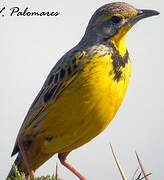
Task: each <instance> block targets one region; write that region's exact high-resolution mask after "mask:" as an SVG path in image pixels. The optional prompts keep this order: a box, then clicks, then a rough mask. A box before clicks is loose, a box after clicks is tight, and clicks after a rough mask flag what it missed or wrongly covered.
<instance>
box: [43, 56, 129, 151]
mask: <svg viewBox="0 0 164 180" xmlns="http://www.w3.org/2000/svg"><path fill="white" fill-rule="evenodd" d="M112 62H113V60H112V57H111V55H106V56H101V55H99V54H96V55H94V56H93V57H92V58H91V59H84V60H83V68H82V70H81V72H80V74H79V75H78V77H77V78H76V79H75V80H74V82H73V83H72V84H71V85H70V86H68V87H67V88H66V89H65V90H64V91H63V92H62V94H61V95H60V96H59V97H58V99H57V100H56V102H55V103H54V104H53V105H52V106H51V110H50V111H49V113H48V115H47V117H46V119H47V120H46V121H49V122H48V123H47V122H46V121H45V122H46V124H47V125H48V126H49V127H48V128H49V131H48V132H47V133H48V134H47V137H50V136H53V137H55V138H53V140H52V141H51V142H50V143H49V144H46V145H45V146H44V148H43V151H45V152H53V153H57V152H68V151H72V150H73V149H75V148H77V147H79V146H81V145H83V144H85V143H87V142H88V141H90V140H91V139H92V138H94V137H95V136H97V135H98V134H99V133H100V132H102V131H103V130H104V129H105V128H106V127H107V126H108V124H109V123H110V122H111V120H112V119H113V117H114V115H115V114H116V112H117V110H118V108H119V106H120V104H121V102H122V100H123V97H124V95H125V92H126V89H127V86H128V82H129V76H130V62H127V63H126V65H125V67H124V68H123V67H122V69H121V71H122V75H121V77H120V79H119V81H117V80H115V78H114V77H115V72H114V66H113V63H112Z"/></svg>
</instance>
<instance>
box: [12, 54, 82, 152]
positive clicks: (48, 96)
mask: <svg viewBox="0 0 164 180" xmlns="http://www.w3.org/2000/svg"><path fill="white" fill-rule="evenodd" d="M84 54H85V52H84V51H80V52H78V51H75V52H71V53H69V52H68V53H67V54H66V55H65V56H63V57H62V58H61V59H60V61H58V63H57V64H56V65H55V66H54V68H53V69H52V70H51V72H50V73H49V75H48V77H47V79H46V81H45V83H44V85H43V87H42V89H41V90H40V92H39V94H38V95H37V97H36V98H35V100H34V102H33V103H32V105H31V107H30V109H29V111H28V113H27V115H26V117H25V119H24V122H23V124H22V126H21V128H20V130H19V133H18V136H17V140H18V138H20V137H21V138H23V135H24V134H25V133H26V131H27V130H28V131H30V128H31V127H34V126H37V124H38V123H39V121H40V120H41V119H42V117H43V116H44V114H45V110H46V109H47V108H48V107H49V105H51V104H52V103H54V102H55V100H56V99H57V98H58V96H59V94H61V93H62V91H63V90H64V89H65V88H66V87H68V85H70V84H71V83H72V82H73V80H74V79H75V78H76V77H77V75H78V73H79V72H80V70H79V66H78V64H77V63H78V62H79V61H77V59H78V60H79V59H82V57H83V56H84ZM29 138H30V137H29ZM17 140H16V143H15V146H14V150H13V152H12V155H11V156H13V155H14V154H16V153H17V152H18V151H19V148H18V145H17Z"/></svg>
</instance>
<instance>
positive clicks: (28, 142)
mask: <svg viewBox="0 0 164 180" xmlns="http://www.w3.org/2000/svg"><path fill="white" fill-rule="evenodd" d="M31 144H32V141H25V142H24V143H23V145H24V147H25V149H28V148H29V147H30V146H31Z"/></svg>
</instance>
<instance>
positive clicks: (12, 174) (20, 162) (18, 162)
mask: <svg viewBox="0 0 164 180" xmlns="http://www.w3.org/2000/svg"><path fill="white" fill-rule="evenodd" d="M14 165H15V166H16V167H17V169H18V170H19V171H21V172H24V173H25V175H27V174H28V172H27V169H26V167H25V164H24V161H23V158H22V156H21V154H20V153H19V154H18V156H17V158H16V160H15V162H14ZM14 177H15V171H14V169H13V167H12V168H11V170H10V172H9V174H8V176H7V178H6V180H8V179H10V180H14Z"/></svg>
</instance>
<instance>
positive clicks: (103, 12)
mask: <svg viewBox="0 0 164 180" xmlns="http://www.w3.org/2000/svg"><path fill="white" fill-rule="evenodd" d="M158 14H159V12H157V11H154V10H142V9H136V8H135V7H133V6H131V5H129V4H127V3H124V2H114V3H110V4H106V5H104V6H102V7H100V8H99V9H98V10H97V11H96V12H95V13H94V14H93V16H92V18H91V20H90V22H89V24H88V27H87V30H86V37H88V38H89V41H103V40H109V41H111V42H112V43H113V45H114V46H115V48H116V49H117V50H119V53H120V55H122V56H123V55H124V54H125V52H126V48H125V45H124V41H125V36H126V34H127V32H128V31H129V30H130V29H131V27H132V26H133V25H134V24H135V23H137V22H138V21H140V20H141V19H143V18H146V17H150V16H154V15H158Z"/></svg>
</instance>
